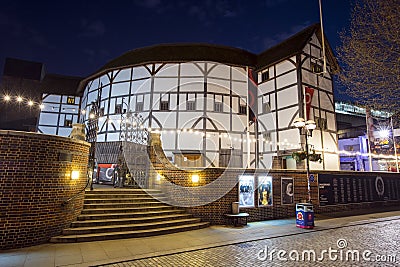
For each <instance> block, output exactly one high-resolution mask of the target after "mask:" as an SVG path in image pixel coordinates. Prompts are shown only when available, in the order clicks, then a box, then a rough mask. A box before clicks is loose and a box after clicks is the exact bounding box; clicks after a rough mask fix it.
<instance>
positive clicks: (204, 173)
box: [149, 135, 400, 224]
mask: <svg viewBox="0 0 400 267" xmlns="http://www.w3.org/2000/svg"><path fill="white" fill-rule="evenodd" d="M149 155H150V161H151V164H152V167H153V169H152V172H151V174H150V177H153V178H154V177H155V176H156V174H157V173H159V174H161V175H162V176H163V177H164V178H163V179H161V180H160V181H157V182H154V184H156V187H158V188H160V189H161V190H163V191H164V192H165V193H166V194H167V196H168V197H169V199H172V200H176V201H177V202H179V201H180V198H182V194H181V192H180V190H181V189H179V188H172V189H171V187H168V188H167V185H166V184H167V183H166V181H167V182H171V183H173V184H176V185H180V186H183V187H193V186H204V185H206V184H209V183H211V182H212V181H214V180H216V179H218V178H219V177H220V175H221V174H222V173H224V175H226V176H227V177H228V179H233V180H236V181H238V177H239V175H242V174H249V175H255V176H257V175H259V174H261V175H268V176H272V177H273V178H272V183H273V205H272V206H261V207H258V205H257V204H258V203H257V202H258V192H257V191H255V196H254V197H255V199H254V202H255V207H253V208H240V211H241V212H247V213H249V214H250V217H249V221H262V220H268V219H278V218H285V217H286V218H287V217H293V218H294V217H295V209H296V205H295V203H301V202H304V201H305V200H306V199H307V178H306V171H305V170H270V171H262V170H254V169H249V170H244V169H224V168H207V169H204V170H198V171H196V170H194V169H193V170H181V169H178V168H176V167H175V166H173V165H172V164H170V163H169V161H168V160H166V158H165V155H164V154H163V152H162V148H161V142H160V140H159V137H157V136H156V135H152V145H151V146H150V147H149ZM193 172H195V173H196V174H198V175H199V176H200V180H199V182H198V183H197V184H193V183H192V182H191V175H192V174H193ZM312 173H313V174H315V182H312V183H311V200H312V203H313V204H314V211H315V213H331V212H337V211H351V210H360V209H366V210H368V209H370V208H371V207H377V206H378V207H382V206H398V205H399V204H400V201H382V202H379V203H376V202H373V203H357V204H345V205H334V206H323V207H320V206H319V196H318V183H317V181H318V173H339V172H326V171H325V172H324V171H313V172H312ZM340 173H341V174H343V173H345V172H340ZM352 175H354V172H353V173H352ZM358 175H365V173H358ZM391 175H394V176H396V177H398V178H399V179H400V177H399V174H391ZM282 177H291V178H293V179H294V204H290V205H282V202H281V178H282ZM195 201H196V199H193V203H195ZM238 201H239V192H238V185H236V186H235V187H234V188H232V189H231V190H230V191H229V193H227V194H225V195H224V196H222V197H221V198H220V199H218V200H216V201H213V202H212V203H210V204H206V205H202V206H196V207H188V208H186V209H187V211H188V212H189V213H191V214H193V215H194V216H196V217H199V218H202V219H203V220H204V221H208V222H210V223H211V224H225V223H226V221H225V217H224V214H227V213H231V212H232V202H238Z"/></svg>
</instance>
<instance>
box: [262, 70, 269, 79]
mask: <svg viewBox="0 0 400 267" xmlns="http://www.w3.org/2000/svg"><path fill="white" fill-rule="evenodd" d="M267 80H269V70H268V69H266V70H265V71H264V72H263V73H261V81H262V82H264V81H267Z"/></svg>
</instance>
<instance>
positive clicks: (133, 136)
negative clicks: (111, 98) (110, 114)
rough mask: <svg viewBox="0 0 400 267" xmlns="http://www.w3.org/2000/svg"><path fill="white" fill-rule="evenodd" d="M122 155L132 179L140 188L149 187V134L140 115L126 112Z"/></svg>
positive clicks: (122, 129) (123, 117)
mask: <svg viewBox="0 0 400 267" xmlns="http://www.w3.org/2000/svg"><path fill="white" fill-rule="evenodd" d="M121 142H122V155H123V157H124V160H125V163H126V166H127V168H128V170H129V174H130V177H129V178H131V179H132V180H133V181H134V182H135V183H136V184H137V185H138V186H139V187H141V188H148V187H149V166H150V161H149V157H148V153H147V147H148V144H149V132H148V130H147V128H145V127H144V125H143V117H142V115H140V114H138V113H133V112H130V111H128V112H126V113H125V114H124V115H123V116H122V120H121Z"/></svg>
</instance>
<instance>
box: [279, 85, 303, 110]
mask: <svg viewBox="0 0 400 267" xmlns="http://www.w3.org/2000/svg"><path fill="white" fill-rule="evenodd" d="M298 98H299V97H298V91H297V85H295V86H292V87H289V88H287V89H284V90H282V91H279V92H278V107H279V108H284V107H287V106H290V105H294V104H298V103H299V99H298Z"/></svg>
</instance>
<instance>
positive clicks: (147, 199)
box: [84, 196, 167, 203]
mask: <svg viewBox="0 0 400 267" xmlns="http://www.w3.org/2000/svg"><path fill="white" fill-rule="evenodd" d="M166 199H167V198H166V197H162V196H160V197H159V198H152V197H135V198H130V197H129V198H128V197H123V198H113V197H110V198H96V199H91V198H85V201H84V203H87V202H92V203H93V202H112V201H114V202H119V203H121V202H144V201H163V200H166Z"/></svg>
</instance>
